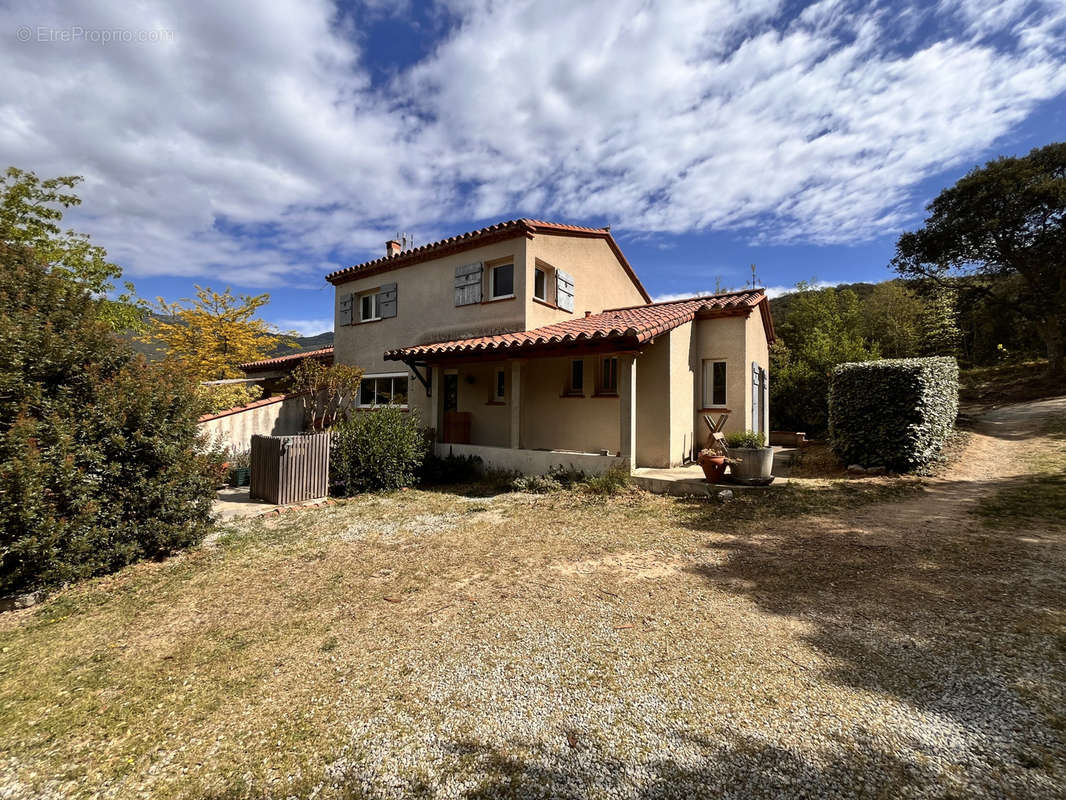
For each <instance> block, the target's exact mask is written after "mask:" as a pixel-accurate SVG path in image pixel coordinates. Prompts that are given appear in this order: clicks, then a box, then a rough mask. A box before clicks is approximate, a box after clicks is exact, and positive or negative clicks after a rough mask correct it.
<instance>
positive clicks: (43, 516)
mask: <svg viewBox="0 0 1066 800" xmlns="http://www.w3.org/2000/svg"><path fill="white" fill-rule="evenodd" d="M102 302H103V301H102V300H100V299H99V298H95V297H93V296H92V295H91V294H90V293H89V292H88V291H87V290H86V288H85V287H84V286H83V285H82V284H80V283H78V282H76V281H72V280H70V278H69V277H68V276H66V275H64V274H62V272H61V271H57V270H54V269H52V268H51V267H50V266H49V265H46V264H42V263H40V262H39V261H37V260H36V259H35V257H34V255H33V254H32V252H31V251H30V250H29V249H28V248H24V247H12V246H9V245H6V244H3V243H0V498H2V501H0V594H8V593H11V592H18V591H26V590H30V589H34V588H37V587H41V586H48V585H54V584H58V583H62V582H64V581H69V580H74V579H78V578H84V577H88V576H91V575H98V574H101V573H105V572H109V571H111V570H114V569H118V568H119V567H121V566H123V565H125V564H128V563H130V562H132V561H135V560H137V559H141V558H151V557H159V556H163V555H166V554H167V553H170V552H173V551H174V550H176V549H178V548H181V547H185V546H188V545H190V544H193V543H195V542H197V541H199V540H200V539H201V538H202V537H203V536H204V534H205V533H206V532H207V530H208V529H209V526H210V512H211V503H212V500H213V499H214V494H213V489H214V486H213V483H212V481H211V479H210V477H209V464H208V459H207V456H206V454H205V453H204V452H203V451H202V449H201V447H200V445H201V443H200V441H199V439H198V434H197V426H196V421H197V415H198V407H197V402H196V398H195V395H194V391H193V386H192V385H191V384H190V383H189V382H188V381H186V380H184V379H183V376H182V375H181V374H177V373H173V372H172V371H171V370H168V369H165V368H159V367H150V366H148V365H147V364H146V363H145V362H144V361H143V359H140V358H138V357H137V356H136V355H135V354H134V353H133V351H132V350H131V349H130V348H129V346H128V345H127V344H125V343H123V342H122V341H120V340H119V339H118V337H116V336H115V335H114V334H113V332H112V330H111V327H110V325H109V324H108V323H107V322H105V321H104V320H103V319H101V312H100V306H101V304H102Z"/></svg>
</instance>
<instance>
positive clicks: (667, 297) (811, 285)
mask: <svg viewBox="0 0 1066 800" xmlns="http://www.w3.org/2000/svg"><path fill="white" fill-rule="evenodd" d="M842 283H844V281H809V282H807V283H806V285H805V288H807V289H828V288H830V287H832V286H840V284H842ZM740 288H743V287H728V288H722V289H721V290H720V291H723V292H731V291H736V290H738V289H740ZM764 288H765V289H766V296H767V297H769V298H770V299H773V298H775V297H780V296H781V295H783V294H792V293H793V292H795V291H798V290H797V289H796V287H795V286H766V287H764ZM709 294H715V289H714V288H713V287H708V288H704V289H693V290H692V291H691V292H669V293H667V294H659V295H655V296H654V297H653V298H652V302H653V303H669V302H671V301H673V300H687V299H688V298H690V297H702V296H704V295H709Z"/></svg>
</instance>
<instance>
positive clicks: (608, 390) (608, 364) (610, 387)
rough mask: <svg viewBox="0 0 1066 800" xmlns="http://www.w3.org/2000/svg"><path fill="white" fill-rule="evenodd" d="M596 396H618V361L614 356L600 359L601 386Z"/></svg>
mask: <svg viewBox="0 0 1066 800" xmlns="http://www.w3.org/2000/svg"><path fill="white" fill-rule="evenodd" d="M596 394H618V359H617V358H616V357H614V356H610V357H605V358H601V359H600V374H599V385H598V386H597V387H596Z"/></svg>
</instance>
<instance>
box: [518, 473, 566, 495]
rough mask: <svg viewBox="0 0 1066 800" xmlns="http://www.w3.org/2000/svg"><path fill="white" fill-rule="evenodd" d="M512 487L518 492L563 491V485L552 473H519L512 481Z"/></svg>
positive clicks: (544, 492)
mask: <svg viewBox="0 0 1066 800" xmlns="http://www.w3.org/2000/svg"><path fill="white" fill-rule="evenodd" d="M511 488H512V489H514V490H515V491H516V492H530V493H532V494H548V493H549V492H560V491H562V490H563V485H562V484H561V483H559V481H557V480H556V479H555V478H553V477H551V476H550V475H519V476H518V477H517V478H515V479H514V480H513V481H512V482H511Z"/></svg>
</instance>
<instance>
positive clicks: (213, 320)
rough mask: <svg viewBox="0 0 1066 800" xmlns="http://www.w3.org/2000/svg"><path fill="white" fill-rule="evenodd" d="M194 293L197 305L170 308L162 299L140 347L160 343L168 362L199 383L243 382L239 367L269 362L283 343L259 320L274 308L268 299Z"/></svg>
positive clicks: (198, 290)
mask: <svg viewBox="0 0 1066 800" xmlns="http://www.w3.org/2000/svg"><path fill="white" fill-rule="evenodd" d="M195 288H196V297H195V299H189V298H185V299H183V300H181V301H179V302H177V303H167V302H166V301H165V300H163V298H162V297H160V298H158V300H157V304H156V305H157V308H156V310H157V312H158V314H159V316H153V317H152V321H151V327H150V328H149V331H148V334H147V335H146V336H145V337H143V339H142V341H146V342H150V343H157V342H161V343H162V344H163V345H164V346H165V348H166V351H167V356H166V360H168V361H171V362H176V363H178V364H180V365H181V366H182V367H183V368H184V369H186V370H187V371H188V372H189V374H190V375H191V376H192V377H193V378H195V379H196V380H198V381H215V380H225V379H227V378H240V377H243V373H242V372H241V371H240V369H239V365H240V364H244V363H246V362H249V361H260V360H262V359H265V358H268V357H269V354H270V353H271V351H273V349H274V348H275V347H276V346H277V344H278V342H279V341H280V338H281V337H280V334H279V332H278V331H276V330H275V329H274V327H273V326H272V325H270V324H269V323H268V322H266V321H265V320H262V319H259V318H258V317H256V316H255V314H256V311H258V310H259V309H260V308H262V307H263V306H265V305H266V304H267V303H268V302H270V295H268V294H260V295H254V296H253V295H234V294H233V292H232V290H230V289H229V288H227V289H226V291H225V292H222V293H221V294H219V293H218V292H216V291H214V290H212V289H210V288H203V287H201V286H197V287H195Z"/></svg>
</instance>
